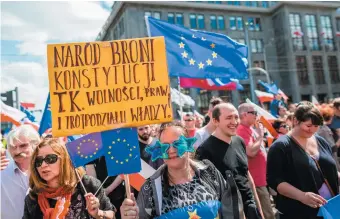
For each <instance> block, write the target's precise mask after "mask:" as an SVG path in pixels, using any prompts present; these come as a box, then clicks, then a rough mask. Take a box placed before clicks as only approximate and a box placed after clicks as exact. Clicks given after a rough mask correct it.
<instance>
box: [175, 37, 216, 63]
mask: <svg viewBox="0 0 340 219" xmlns="http://www.w3.org/2000/svg"><path fill="white" fill-rule="evenodd" d="M192 38H194V39H195V38H197V37H196V36H195V34H193V35H192ZM181 40H182V41H184V40H185V38H184V37H181ZM201 40H202V41H206V39H205V38H204V37H201ZM182 41H181V42H180V43H178V46H179V48H180V49H183V50H184V51H183V52H182V53H181V55H182V58H185V59H187V60H188V61H189V65H193V66H195V63H196V60H194V59H193V58H190V59H189V57H188V56H189V54H188V53H187V52H186V51H185V44H184V43H183V42H182ZM210 47H211V49H214V48H215V47H216V45H215V44H214V43H211V44H210ZM211 57H212V58H211V59H210V58H208V59H207V60H206V61H205V62H202V61H201V62H199V63H196V64H197V66H198V69H203V68H204V66H212V63H213V60H214V59H217V53H216V52H215V51H213V52H212V53H211Z"/></svg>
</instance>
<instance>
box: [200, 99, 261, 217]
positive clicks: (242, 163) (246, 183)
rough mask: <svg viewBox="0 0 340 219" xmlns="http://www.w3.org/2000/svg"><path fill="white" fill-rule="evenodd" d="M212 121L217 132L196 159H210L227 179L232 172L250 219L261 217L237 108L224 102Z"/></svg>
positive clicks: (217, 108)
mask: <svg viewBox="0 0 340 219" xmlns="http://www.w3.org/2000/svg"><path fill="white" fill-rule="evenodd" d="M211 119H212V122H213V123H214V125H215V127H216V129H215V131H214V133H213V134H212V135H211V136H210V137H209V138H208V139H207V140H206V141H204V142H203V143H202V144H201V146H200V147H198V149H197V151H196V158H197V159H198V160H203V159H208V160H210V161H211V162H212V163H213V164H214V165H215V166H216V168H217V169H218V170H219V171H220V172H221V173H222V175H223V177H224V178H225V179H226V180H227V176H226V171H227V170H230V171H231V172H232V173H233V177H234V179H235V182H236V185H237V188H238V190H239V191H240V193H241V196H242V201H243V207H244V213H245V216H246V218H248V219H258V218H261V216H260V215H261V214H262V211H261V209H260V208H259V210H258V209H257V207H256V204H255V201H254V196H253V192H252V189H253V191H255V187H254V185H253V182H252V177H251V175H250V173H249V171H248V161H247V154H246V151H245V145H244V142H243V140H242V139H241V138H240V137H238V136H236V129H237V126H238V124H239V115H238V112H237V109H236V108H235V107H234V106H233V105H232V104H230V103H220V104H218V105H216V106H215V107H214V109H213V111H212V118H211ZM250 186H251V187H252V189H251V188H250ZM255 194H256V193H255ZM256 199H257V195H256ZM257 200H258V199H257Z"/></svg>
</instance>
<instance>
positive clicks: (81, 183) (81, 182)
mask: <svg viewBox="0 0 340 219" xmlns="http://www.w3.org/2000/svg"><path fill="white" fill-rule="evenodd" d="M74 170H75V171H76V175H77V177H78V179H79V182H80V185H81V186H82V187H83V189H84V191H85V194H87V191H86V189H85V186H84V184H83V181H81V177H80V176H79V173H78V171H77V169H76V168H75V169H74Z"/></svg>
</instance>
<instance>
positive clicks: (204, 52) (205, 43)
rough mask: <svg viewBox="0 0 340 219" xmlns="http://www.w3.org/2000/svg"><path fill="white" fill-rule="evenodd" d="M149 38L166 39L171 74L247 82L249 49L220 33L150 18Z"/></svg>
mask: <svg viewBox="0 0 340 219" xmlns="http://www.w3.org/2000/svg"><path fill="white" fill-rule="evenodd" d="M146 24H147V27H148V32H149V36H150V37H151V36H164V38H165V45H166V54H167V62H168V71H169V75H170V76H172V77H186V78H233V79H238V80H244V79H247V78H248V72H247V66H248V61H247V56H248V49H247V46H245V45H243V44H240V43H238V42H236V41H234V40H232V39H231V38H229V37H228V36H225V35H223V34H219V33H212V32H206V31H198V30H192V29H188V28H185V27H183V26H180V25H175V24H170V23H168V22H165V21H161V20H158V19H154V18H152V17H146Z"/></svg>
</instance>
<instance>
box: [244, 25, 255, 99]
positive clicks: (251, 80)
mask: <svg viewBox="0 0 340 219" xmlns="http://www.w3.org/2000/svg"><path fill="white" fill-rule="evenodd" d="M244 24H245V28H244V35H245V37H246V43H247V46H248V67H249V69H251V65H252V61H251V48H250V42H249V34H248V26H249V23H248V22H247V21H246V22H245V23H244ZM252 24H253V23H250V25H252ZM249 83H250V95H251V101H253V103H255V101H256V99H255V93H254V79H253V75H252V74H251V73H250V72H249Z"/></svg>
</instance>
